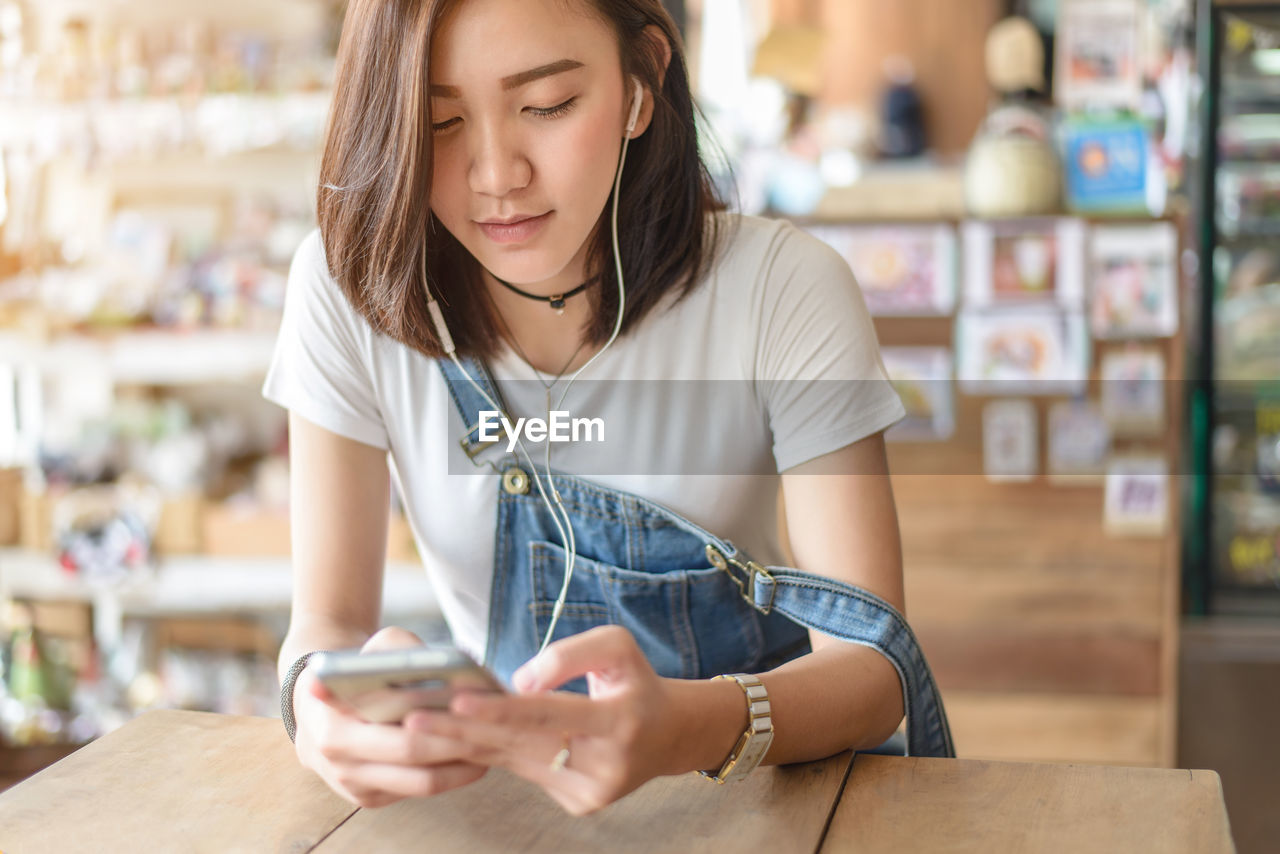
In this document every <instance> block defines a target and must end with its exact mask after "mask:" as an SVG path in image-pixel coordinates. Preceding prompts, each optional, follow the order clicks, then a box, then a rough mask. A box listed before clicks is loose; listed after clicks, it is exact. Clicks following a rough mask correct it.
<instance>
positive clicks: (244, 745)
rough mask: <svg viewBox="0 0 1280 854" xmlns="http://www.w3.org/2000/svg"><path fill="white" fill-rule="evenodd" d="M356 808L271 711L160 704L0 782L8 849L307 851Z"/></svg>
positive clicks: (0, 834)
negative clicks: (255, 714) (22, 776)
mask: <svg viewBox="0 0 1280 854" xmlns="http://www.w3.org/2000/svg"><path fill="white" fill-rule="evenodd" d="M355 809H356V808H355V807H354V806H353V805H351V804H349V803H347V802H346V801H343V800H342V799H341V798H339V797H338V796H337V795H336V794H334V793H333V792H332V791H331V790H330V789H329V788H328V787H327V786H326V785H325V784H324V783H323V782H322V781H321V780H320V778H319V777H317V776H315V775H314V774H312V773H311V772H310V771H308V770H306V769H305V768H303V767H302V766H301V765H299V764H298V760H297V757H296V756H295V754H294V752H293V745H292V744H290V743H289V739H288V737H287V736H286V735H285V733H284V728H283V727H282V726H281V724H280V721H278V720H276V719H274V718H250V717H233V716H230V715H216V714H207V713H203V712H182V711H167V710H166V711H154V712H148V713H146V714H144V715H141V716H140V717H138V718H136V719H135V720H133V721H131V722H129V723H128V724H127V725H126V726H124V727H122V728H120V729H118V730H116V731H115V732H112V733H109V734H108V735H105V736H103V737H102V738H100V739H98V740H97V741H94V742H93V743H91V744H89V745H87V746H86V747H84V748H82V749H81V750H79V751H77V752H75V753H73V754H72V755H71V756H68V757H67V758H66V759H63V760H62V761H61V762H58V763H55V764H54V765H51V766H49V767H48V768H46V769H44V770H43V771H41V772H40V773H39V774H36V775H35V776H34V777H31V778H30V779H28V780H26V781H25V782H23V783H21V784H19V785H17V786H14V787H13V788H11V789H9V790H7V791H5V792H3V793H0V850H3V851H5V852H27V851H31V852H43V851H57V852H60V854H61V852H77V851H92V852H94V854H105V852H114V851H119V852H130V854H136V852H138V851H147V852H150V851H155V852H161V851H165V852H167V851H182V852H205V851H207V852H217V854H227V852H241V851H243V852H249V851H253V852H259V851H308V850H310V849H311V848H312V847H313V846H314V845H315V844H316V843H317V842H319V841H320V840H321V839H322V838H324V836H325V835H326V834H327V833H328V832H329V831H330V830H332V829H333V828H334V827H336V826H337V825H338V824H340V823H341V822H342V821H343V820H344V819H346V818H347V817H348V816H350V815H351V814H352V813H353V812H354V811H355Z"/></svg>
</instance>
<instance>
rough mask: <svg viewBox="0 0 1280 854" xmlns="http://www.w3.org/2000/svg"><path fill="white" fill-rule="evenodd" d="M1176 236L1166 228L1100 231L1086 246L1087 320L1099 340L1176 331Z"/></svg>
mask: <svg viewBox="0 0 1280 854" xmlns="http://www.w3.org/2000/svg"><path fill="white" fill-rule="evenodd" d="M1177 257H1178V235H1177V233H1176V232H1175V231H1174V229H1173V226H1172V225H1171V224H1169V223H1156V224H1153V225H1141V226H1137V225H1135V226H1119V225H1099V226H1096V227H1095V228H1094V229H1093V232H1092V234H1091V235H1090V240H1089V280H1090V282H1089V284H1090V287H1089V291H1090V295H1089V320H1090V324H1091V326H1092V329H1093V334H1094V335H1095V336H1096V337H1098V338H1142V337H1164V336H1168V335H1172V334H1173V333H1174V332H1175V331H1176V330H1177V328H1178V273H1177Z"/></svg>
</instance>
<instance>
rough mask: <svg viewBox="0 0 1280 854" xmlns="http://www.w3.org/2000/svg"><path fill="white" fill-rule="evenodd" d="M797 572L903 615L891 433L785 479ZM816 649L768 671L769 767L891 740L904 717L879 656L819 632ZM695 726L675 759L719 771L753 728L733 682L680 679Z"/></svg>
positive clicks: (897, 687)
mask: <svg viewBox="0 0 1280 854" xmlns="http://www.w3.org/2000/svg"><path fill="white" fill-rule="evenodd" d="M782 499H783V506H784V510H785V514H784V515H785V519H786V528H785V530H786V533H787V538H788V539H789V540H790V545H791V552H792V563H791V565H792V566H793V567H795V568H796V569H799V570H802V571H804V572H810V573H813V574H815V575H825V576H828V577H830V578H834V579H838V580H840V581H845V582H848V583H849V584H854V585H857V586H858V587H862V588H864V589H866V590H870V591H871V592H872V593H875V594H876V595H877V596H879V597H880V598H882V599H884V600H885V601H887V602H888V603H889V604H891V605H893V606H894V607H895V608H897V609H898V611H899V612H901V613H902V614H903V615H904V616H905V615H906V609H905V605H904V601H903V600H904V596H903V584H902V545H901V540H900V539H899V535H898V516H897V511H896V510H895V508H894V502H893V490H892V486H891V484H890V482H889V470H888V464H887V462H886V460H885V451H884V439H883V437H882V434H880V433H877V434H875V435H873V436H868V437H867V438H865V439H863V440H861V441H859V442H855V443H854V444H852V445H849V446H847V447H844V448H841V449H840V450H838V451H833V452H831V453H829V454H826V455H824V456H822V457H818V458H817V459H814V460H811V461H809V462H807V463H804V464H802V465H799V466H796V467H795V468H792V469H788V470H787V471H785V472H783V474H782ZM809 638H810V642H811V644H812V646H813V652H812V653H810V654H808V655H804V656H801V657H800V658H797V659H795V660H793V661H790V662H788V663H786V664H784V665H782V666H781V667H778V668H776V669H774V670H771V671H769V672H768V673H765V674H757V675H758V676H759V678H760V681H762V682H763V683H764V684H765V687H766V688H767V689H768V691H769V702H770V706H771V708H772V714H773V731H774V737H773V743H772V744H771V745H770V747H769V752H768V754H766V756H765V764H768V765H783V764H787V763H792V762H804V761H808V760H813V759H819V758H822V757H824V756H831V755H832V754H835V753H838V752H840V751H841V750H845V749H848V748H854V749H860V750H861V749H867V748H871V747H876V746H878V745H880V744H882V743H883V742H884V741H885V739H887V738H888V737H889V736H890V735H892V734H893V732H894V730H895V729H897V727H898V724H899V723H901V721H902V716H903V709H902V685H901V683H900V682H899V680H898V674H897V671H895V670H894V669H893V665H891V664H890V663H889V661H888V659H886V658H885V657H884V656H883V655H881V654H880V653H879V652H876V651H875V650H873V649H871V648H869V647H865V646H859V645H857V644H851V643H846V642H844V641H840V640H837V639H835V638H832V637H830V636H828V635H825V634H822V633H821V632H817V631H813V630H810V632H809ZM672 684H673V687H674V688H675V689H676V690H677V692H678V693H680V694H684V695H685V697H684V700H685V702H687V703H688V704H689V705H688V706H687V708H689V709H691V710H695V709H696V710H698V711H697V713H691V714H690V715H688V716H687V718H686V719H687V720H690V721H698V722H699V723H698V725H697V726H696V730H694V731H690V732H689V733H687V738H685V739H682V741H683V742H684V745H683V747H681V748H680V749H679V750H677V751H676V755H683V756H685V757H688V758H689V760H690V763H689V764H691V765H693V766H696V767H699V768H704V769H713V768H717V767H719V765H720V763H721V762H723V761H724V758H725V757H726V756H728V755H729V751H730V750H731V749H732V748H733V745H734V743H735V742H736V741H737V740H738V737H739V736H740V735H741V734H742V732H743V730H744V729H746V724H747V712H746V701H745V700H744V698H743V696H742V690H741V689H740V688H739V687H738V686H737V685H735V684H733V683H732V682H729V683H725V682H719V683H711V684H708V683H703V682H684V683H672Z"/></svg>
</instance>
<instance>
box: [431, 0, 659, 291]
mask: <svg viewBox="0 0 1280 854" xmlns="http://www.w3.org/2000/svg"><path fill="white" fill-rule="evenodd" d="M586 3H587V0H579V2H576V3H565V2H564V0H466V2H464V3H460V4H458V7H457V9H456V11H454V12H453V13H452V14H451V15H450V16H449V18H448V19H447V20H446V21H444V24H443V26H442V27H441V28H440V29H439V30H438V31H437V33H436V36H435V39H434V44H433V45H432V51H431V59H430V61H431V75H430V80H431V90H430V93H429V94H430V96H431V115H432V138H433V141H434V146H435V155H434V158H435V159H434V164H433V168H432V179H431V180H432V184H431V200H430V204H431V209H432V210H433V211H434V212H435V215H436V216H437V217H438V218H439V219H440V221H441V222H442V223H443V224H444V226H445V227H446V228H447V229H449V231H450V233H452V234H453V236H454V237H456V238H457V239H458V241H459V242H460V243H461V244H462V245H463V246H465V247H466V248H467V250H468V251H470V252H471V254H472V255H473V256H474V257H475V258H476V260H477V261H479V262H480V264H481V265H483V266H484V267H485V268H486V269H487V270H489V272H491V273H493V274H494V275H495V276H498V277H499V278H502V279H505V280H507V281H509V282H515V283H518V284H523V285H533V284H538V283H545V285H546V286H547V287H546V288H539V290H547V291H548V292H553V291H554V290H555V288H556V287H559V286H564V287H563V288H562V289H563V290H567V289H568V288H569V287H572V286H574V285H576V284H578V283H579V282H581V281H582V280H583V279H584V278H585V271H584V259H585V255H586V249H587V239H588V237H590V236H591V234H592V232H593V229H594V228H595V226H596V224H597V222H599V221H600V216H601V213H602V211H603V210H604V206H605V203H606V202H607V201H608V198H609V193H610V192H611V190H612V189H613V179H614V171H615V168H616V167H617V163H618V154H619V150H620V149H621V146H622V137H623V134H624V133H625V129H626V119H627V115H628V113H629V112H630V106H631V104H630V92H629V90H630V89H631V88H632V87H631V86H625V87H624V83H623V79H622V68H621V61H620V58H619V54H618V48H617V43H616V41H615V37H614V33H613V31H612V30H611V29H610V28H609V27H608V25H607V24H606V23H605V22H604V21H602V20H600V19H599V18H597V17H595V16H594V15H592V14H589V13H588V12H587V11H586ZM638 132H639V128H637V134H638ZM531 217H536V218H537V219H534V220H532V221H530V222H526V223H525V224H524V225H519V226H508V227H506V228H503V227H501V226H493V225H485V224H486V223H493V222H502V221H506V222H510V221H511V220H519V219H526V218H531Z"/></svg>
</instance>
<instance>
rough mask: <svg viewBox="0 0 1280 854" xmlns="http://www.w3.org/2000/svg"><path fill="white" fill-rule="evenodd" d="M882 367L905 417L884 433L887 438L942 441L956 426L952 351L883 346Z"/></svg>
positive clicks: (940, 348)
mask: <svg viewBox="0 0 1280 854" xmlns="http://www.w3.org/2000/svg"><path fill="white" fill-rule="evenodd" d="M880 355H881V357H882V358H883V359H884V367H885V370H886V371H887V372H888V374H889V379H890V381H892V383H893V387H894V389H895V390H896V391H897V392H898V396H899V397H901V398H902V403H903V406H905V407H906V410H907V417H906V418H904V419H903V420H902V421H900V422H898V423H897V424H895V425H894V426H893V427H891V428H889V430H888V432H887V433H885V438H886V440H888V441H894V442H902V441H917V442H918V441H942V440H945V439H950V438H951V435H952V433H954V432H955V427H956V412H955V406H956V404H955V393H954V388H953V386H954V383H953V382H952V378H951V352H950V351H949V350H947V349H946V348H945V347H882V348H881V349H880Z"/></svg>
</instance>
